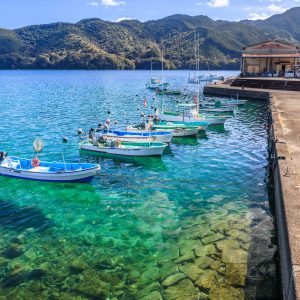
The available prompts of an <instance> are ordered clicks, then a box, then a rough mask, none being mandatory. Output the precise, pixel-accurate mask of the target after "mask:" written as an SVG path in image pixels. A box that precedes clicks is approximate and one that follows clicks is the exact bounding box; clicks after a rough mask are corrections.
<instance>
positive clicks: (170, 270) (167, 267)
mask: <svg viewBox="0 0 300 300" xmlns="http://www.w3.org/2000/svg"><path fill="white" fill-rule="evenodd" d="M177 271H178V267H177V265H176V264H174V263H173V262H168V263H164V264H162V265H161V267H160V269H159V277H160V280H164V279H165V278H166V277H168V276H170V275H173V274H175V273H176V272H177Z"/></svg>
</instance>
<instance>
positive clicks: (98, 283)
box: [71, 271, 109, 299]
mask: <svg viewBox="0 0 300 300" xmlns="http://www.w3.org/2000/svg"><path fill="white" fill-rule="evenodd" d="M71 289H72V291H74V292H76V293H79V294H81V295H83V296H85V297H90V298H93V299H106V298H107V296H108V291H109V285H108V284H107V283H106V282H104V281H103V280H101V278H99V276H98V274H97V273H96V272H95V271H85V272H83V273H82V275H80V277H79V281H78V282H76V283H75V284H73V286H72V287H71Z"/></svg>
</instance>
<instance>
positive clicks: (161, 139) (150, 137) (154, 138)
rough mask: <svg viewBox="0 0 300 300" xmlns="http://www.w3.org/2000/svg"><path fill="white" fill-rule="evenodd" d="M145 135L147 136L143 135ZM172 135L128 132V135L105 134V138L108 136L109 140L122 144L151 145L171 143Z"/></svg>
mask: <svg viewBox="0 0 300 300" xmlns="http://www.w3.org/2000/svg"><path fill="white" fill-rule="evenodd" d="M134 133H136V134H134ZM137 133H138V134H137ZM143 133H145V135H143ZM169 133H170V134H155V132H154V133H153V134H151V132H146V131H140V132H139V131H137V130H136V131H131V132H128V134H127V135H126V134H123V135H118V134H113V133H112V134H111V133H105V136H107V139H108V140H113V141H115V140H120V141H121V142H134V143H151V142H157V143H167V144H169V143H171V140H172V138H173V134H172V132H169Z"/></svg>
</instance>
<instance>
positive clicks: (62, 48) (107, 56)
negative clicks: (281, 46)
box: [0, 7, 300, 69]
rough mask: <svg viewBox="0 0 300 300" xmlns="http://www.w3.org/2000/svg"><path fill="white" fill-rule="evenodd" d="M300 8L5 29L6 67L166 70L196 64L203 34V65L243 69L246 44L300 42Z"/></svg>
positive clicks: (1, 65)
mask: <svg viewBox="0 0 300 300" xmlns="http://www.w3.org/2000/svg"><path fill="white" fill-rule="evenodd" d="M299 17H300V7H296V8H292V9H290V10H288V11H286V12H284V13H282V14H278V15H274V16H272V17H270V18H268V19H266V20H258V21H250V20H243V21H240V22H229V21H220V20H218V21H214V20H212V19H210V18H209V17H207V16H202V15H200V16H194V17H192V16H188V15H179V14H177V15H172V16H169V17H166V18H163V19H159V20H153V21H147V22H140V21H138V20H124V21H121V22H119V23H116V22H109V21H103V20H101V19H95V18H93V19H85V20H81V21H80V22H78V23H75V24H71V23H62V22H60V23H53V24H47V25H34V26H27V27H24V28H20V29H16V30H7V29H0V69H149V68H150V63H151V60H152V61H153V67H154V68H157V69H158V68H160V65H161V63H160V60H161V58H160V57H161V45H162V44H163V48H164V59H165V67H166V68H167V69H189V68H191V67H193V65H194V57H193V53H194V36H195V32H197V34H198V36H199V37H200V43H201V46H200V66H201V68H202V69H207V68H210V69H238V68H239V66H240V55H241V50H242V48H243V47H245V46H248V45H251V44H256V43H259V42H263V41H265V40H270V39H278V40H281V41H287V42H290V43H296V44H299V43H300V18H299Z"/></svg>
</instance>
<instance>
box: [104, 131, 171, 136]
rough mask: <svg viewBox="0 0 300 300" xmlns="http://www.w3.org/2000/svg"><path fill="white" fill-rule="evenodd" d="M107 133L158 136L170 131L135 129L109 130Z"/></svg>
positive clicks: (168, 133)
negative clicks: (136, 130)
mask: <svg viewBox="0 0 300 300" xmlns="http://www.w3.org/2000/svg"><path fill="white" fill-rule="evenodd" d="M109 133H113V134H116V135H119V136H124V135H136V136H159V135H172V133H171V132H135V131H119V130H111V131H109Z"/></svg>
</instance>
